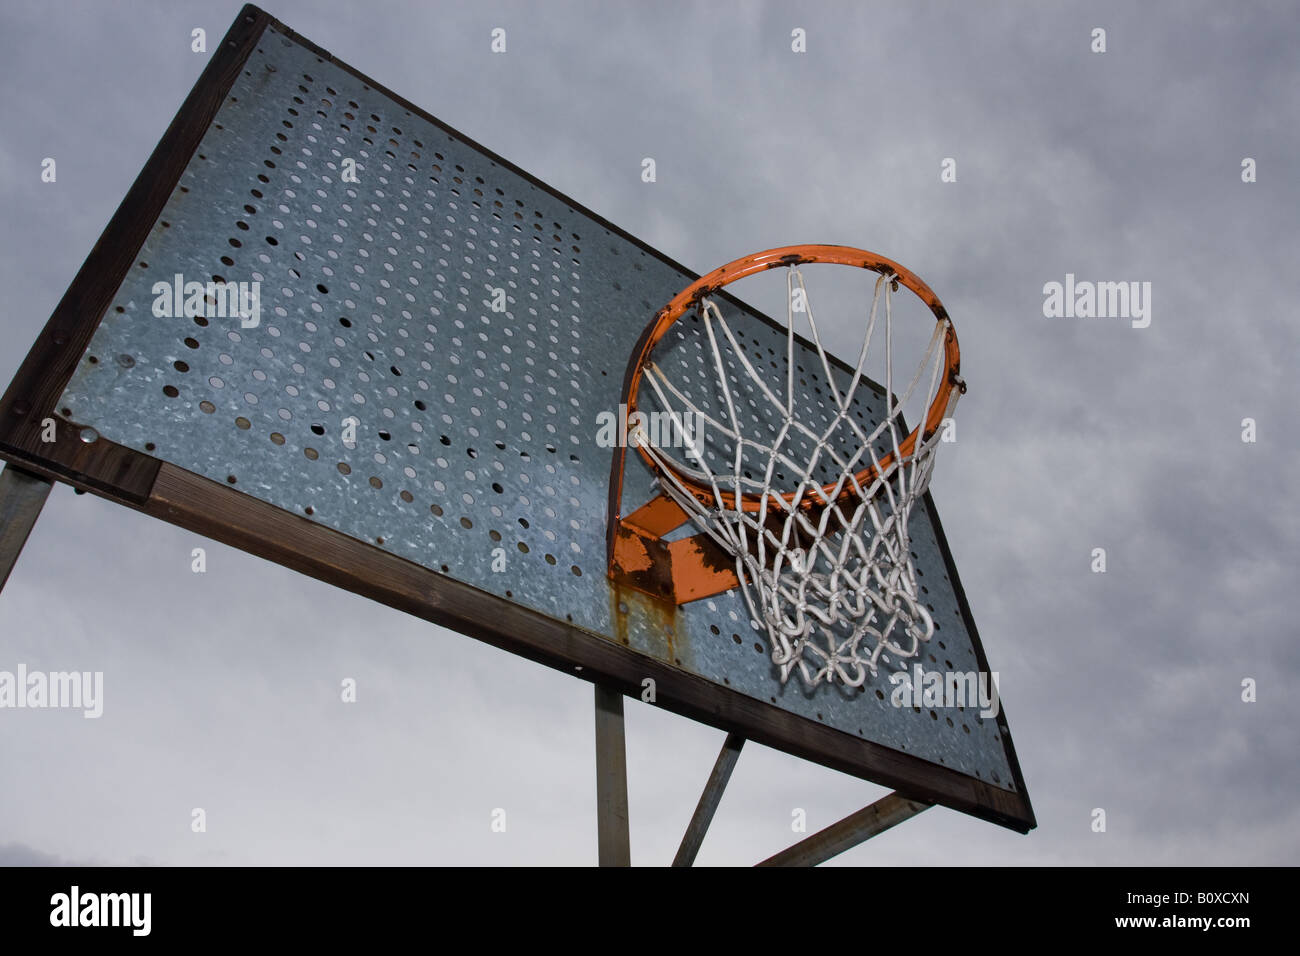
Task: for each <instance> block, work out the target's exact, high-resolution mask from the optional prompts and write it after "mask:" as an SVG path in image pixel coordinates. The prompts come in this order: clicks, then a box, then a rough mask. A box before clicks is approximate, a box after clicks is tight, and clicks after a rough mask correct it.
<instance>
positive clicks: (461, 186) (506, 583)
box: [0, 7, 1034, 831]
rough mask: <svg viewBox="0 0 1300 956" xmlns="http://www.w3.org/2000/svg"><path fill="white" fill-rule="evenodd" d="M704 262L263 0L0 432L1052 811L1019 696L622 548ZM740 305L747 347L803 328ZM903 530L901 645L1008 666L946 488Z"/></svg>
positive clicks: (169, 502)
mask: <svg viewBox="0 0 1300 956" xmlns="http://www.w3.org/2000/svg"><path fill="white" fill-rule="evenodd" d="M695 278H696V275H695V274H694V273H693V272H691V271H690V270H688V269H687V268H685V267H684V266H682V265H679V264H678V263H676V262H674V261H673V260H672V259H670V258H668V257H667V256H665V255H663V254H662V253H660V252H657V251H656V250H654V249H652V248H650V247H649V246H647V245H646V244H645V243H643V242H641V241H639V240H637V239H636V238H635V237H633V236H630V235H628V234H627V233H625V232H623V231H622V230H620V229H618V228H617V227H616V226H614V225H612V224H611V223H609V222H606V221H605V220H604V219H602V218H600V217H599V216H597V215H595V214H594V213H592V212H590V211H588V210H587V209H585V208H583V207H582V206H581V205H579V204H578V203H576V202H575V201H573V200H571V199H569V198H567V197H565V196H563V195H561V194H559V193H558V192H557V191H556V190H554V189H551V188H549V187H548V186H547V185H546V184H544V183H542V182H540V181H538V180H536V179H535V178H533V177H532V176H530V175H529V174H527V173H525V172H524V171H523V170H522V169H520V168H518V167H517V166H515V165H513V164H512V163H509V162H507V161H506V160H504V159H503V158H501V157H499V156H497V155H495V154H493V153H491V152H490V151H488V150H487V149H485V148H484V147H482V146H480V145H478V144H477V143H475V142H473V141H471V140H470V139H468V138H466V137H465V136H463V135H461V134H460V133H458V132H456V131H455V130H453V129H450V128H448V127H447V126H446V125H445V124H443V123H441V122H440V121H438V120H437V119H435V118H434V117H433V116H431V115H429V114H427V113H425V112H423V111H422V110H420V109H418V108H417V107H416V106H414V105H413V104H411V103H409V102H407V101H405V100H403V99H402V98H400V97H399V96H397V95H396V94H394V93H391V92H389V91H387V90H386V89H384V88H383V87H381V86H380V85H378V84H377V83H375V82H374V81H372V80H370V79H368V78H367V77H365V76H363V75H361V74H360V73H358V72H356V71H355V70H353V69H352V68H351V67H348V66H347V65H345V64H343V63H342V62H340V61H339V60H337V59H336V58H334V57H332V56H331V55H329V54H328V53H326V52H325V51H323V50H321V49H319V48H317V47H316V46H315V45H313V44H312V43H310V42H309V41H307V40H305V39H303V38H302V37H299V36H297V35H295V34H294V33H293V32H292V31H291V30H289V29H288V28H287V27H285V26H284V25H282V24H280V23H279V22H278V21H275V20H274V19H272V18H271V17H269V16H268V15H266V14H265V13H263V12H262V11H260V10H257V9H256V8H253V7H246V8H245V9H244V11H242V12H241V14H240V17H239V18H238V20H237V21H236V23H235V25H234V26H233V27H232V28H231V32H230V33H229V34H228V36H227V37H226V39H225V41H223V44H222V46H221V48H220V50H219V52H218V53H216V54H214V58H213V60H212V62H211V63H210V65H209V67H208V68H207V70H205V72H204V74H203V76H202V77H201V78H200V80H199V82H198V84H197V86H196V87H195V89H194V91H193V92H192V93H191V95H190V97H189V99H188V100H187V101H186V103H185V105H184V106H183V107H182V109H181V111H180V113H179V114H178V115H177V117H176V119H175V120H174V121H173V123H172V125H171V127H169V129H168V130H167V133H166V134H165V136H164V138H163V140H162V141H161V142H160V144H159V146H158V148H157V150H156V151H155V153H154V155H153V156H152V158H151V159H150V161H149V164H148V165H147V166H146V168H145V170H144V171H143V172H142V173H141V176H140V178H139V180H138V181H137V182H136V184H135V186H134V187H133V188H132V190H131V192H130V194H129V195H128V197H127V198H126V200H125V201H124V202H123V205H122V207H121V208H120V209H119V210H118V213H117V214H116V216H115V217H114V219H113V221H112V222H111V223H110V224H109V226H108V228H107V230H106V232H105V234H104V237H103V238H102V239H101V241H100V242H99V243H98V244H97V246H96V248H95V250H94V251H93V252H92V253H91V255H90V257H89V258H88V260H87V262H86V264H85V265H84V266H83V268H82V270H81V273H80V274H79V275H78V277H77V279H76V281H75V283H74V285H73V286H72V288H71V289H70V290H69V292H68V294H67V296H66V297H65V298H64V300H63V302H62V303H61V304H60V306H59V308H58V310H57V311H56V313H55V315H54V317H53V318H52V319H51V320H50V323H49V325H48V326H47V328H46V330H45V332H44V333H42V336H41V338H40V340H39V341H38V342H37V344H36V346H35V347H34V348H33V350H32V352H31V354H30V355H29V357H28V359H27V361H26V362H25V363H24V365H23V366H22V368H21V370H20V372H19V374H18V376H17V378H16V379H15V381H14V383H13V385H12V386H11V387H10V389H9V391H8V392H7V393H6V395H5V397H4V400H3V404H0V454H3V456H4V457H5V458H6V459H8V460H10V461H13V462H15V463H18V464H20V465H21V466H22V467H23V468H26V469H29V470H32V471H34V472H37V473H39V474H42V475H46V476H48V477H52V478H56V479H58V480H62V481H67V482H70V483H72V484H75V485H77V486H79V487H82V488H85V489H87V490H90V491H93V492H95V493H98V494H101V495H104V496H106V497H110V498H112V499H114V500H117V501H120V502H122V503H124V504H127V505H129V506H131V507H135V508H137V509H140V510H142V511H145V512H147V513H150V514H153V515H156V516H158V517H160V518H163V519H164V520H167V521H171V522H173V523H176V524H179V525H182V526H184V527H187V528H190V529H192V530H195V531H197V532H200V533H203V534H206V535H209V536H211V537H213V538H216V539H219V540H222V541H224V542H227V543H229V544H232V545H234V546H237V547H240V548H242V549H244V550H246V551H249V552H251V553H254V554H258V555H261V556H263V557H266V558H268V559H270V560H273V561H277V562H279V563H281V564H284V565H286V566H289V567H292V568H295V569H297V570H299V571H302V572H304V573H307V574H310V575H313V576H315V577H318V578H320V579H322V580H326V581H329V582H331V583H334V584H336V585H338V586H341V587H344V588H347V589H349V590H352V591H354V592H356V593H359V594H362V595H365V596H367V597H370V598H372V599H374V600H378V601H381V602H383V603H385V604H388V605H391V606H393V607H396V608H399V609H402V610H405V611H407V612H409V613H412V614H416V615H419V616H421V617H423V618H425V619H428V620H430V621H434V622H437V623H439V624H443V625H446V626H448V627H452V628H455V629H457V630H459V631H462V632H464V633H466V634H469V635H471V636H473V637H476V638H479V639H481V640H485V641H488V642H490V643H493V644H496V645H498V646H500V647H503V648H505V649H507V650H509V651H512V652H514V653H518V654H521V655H523V656H526V657H529V658H531V659H534V660H536V661H539V662H542V663H545V664H547V665H549V666H552V667H556V668H561V669H563V670H565V671H567V672H569V673H572V674H575V675H577V676H579V677H582V678H583V679H586V680H591V681H595V682H598V683H601V684H604V685H607V686H609V687H612V688H615V689H618V690H620V691H622V692H625V693H628V694H635V695H636V696H638V697H640V696H641V695H642V691H643V688H644V687H645V686H646V681H653V682H654V687H655V703H656V704H657V705H658V706H661V707H664V708H666V709H669V710H672V711H675V712H677V713H680V714H683V715H685V716H688V717H691V718H694V719H697V720H700V721H702V722H705V723H708V724H710V725H713V726H716V727H718V728H721V729H724V730H727V731H731V732H734V733H738V734H743V735H744V736H745V737H747V738H749V739H752V740H755V741H758V742H760V743H764V744H767V745H770V746H773V747H776V748H778V749H781V750H784V751H786V752H789V753H793V754H796V755H799V756H802V757H805V758H808V759H811V760H814V761H817V762H819V763H822V764H824V765H827V766H830V767H833V768H835V769H838V770H841V771H844V772H847V773H850V774H854V775H856V776H859V777H862V778H865V779H868V780H872V781H874V782H877V783H881V784H884V785H886V786H890V787H893V788H895V789H897V790H899V791H900V792H902V793H904V794H907V795H911V796H916V797H918V798H922V799H925V800H928V801H932V802H935V803H939V804H942V805H945V806H949V807H951V808H954V809H957V810H960V811H963V812H966V813H970V814H973V815H976V816H979V817H981V818H984V819H987V820H991V821H994V822H996V823H999V824H1001V825H1004V826H1007V827H1010V828H1013V829H1017V830H1021V831H1026V830H1028V829H1030V828H1032V827H1033V825H1034V818H1033V812H1032V810H1031V808H1030V804H1029V800H1028V796H1027V793H1026V791H1025V786H1024V782H1023V779H1022V777H1021V774H1020V769H1019V766H1018V764H1017V762H1016V757H1015V752H1014V749H1013V747H1012V743H1011V738H1010V734H1009V730H1008V727H1007V723H1006V718H1005V714H1004V713H1003V712H1002V710H1001V709H1000V708H998V709H997V713H996V714H995V715H990V716H981V714H980V713H979V708H978V707H977V706H966V707H963V708H961V709H960V710H952V711H944V710H941V711H935V710H933V709H930V708H927V707H922V706H913V705H909V706H894V703H892V702H891V691H892V690H893V686H892V685H891V684H890V682H889V681H888V680H887V678H886V675H884V674H882V675H880V676H879V678H878V679H877V680H876V681H874V682H868V683H867V684H866V685H865V686H864V687H862V688H856V689H853V688H844V687H839V686H821V687H817V688H812V689H809V688H806V687H801V686H800V685H799V684H798V683H797V682H786V683H782V682H781V681H780V680H779V679H778V677H777V674H776V672H775V667H774V666H773V664H772V661H771V656H770V652H769V649H768V648H767V647H766V646H765V644H764V641H763V638H762V635H761V634H759V633H758V632H757V631H756V630H755V629H754V628H753V626H752V625H751V623H750V619H749V614H748V611H747V610H746V607H745V605H744V602H743V600H742V598H741V596H740V594H739V593H738V592H737V591H734V590H733V591H728V592H725V593H720V594H716V595H713V596H710V597H708V598H706V599H702V600H698V601H693V602H689V603H685V604H681V605H671V604H665V603H663V602H659V601H656V600H654V599H653V598H651V597H649V596H648V595H646V594H645V593H643V592H642V591H638V590H636V589H631V588H625V587H623V586H621V585H619V584H617V583H615V582H614V581H612V580H611V578H610V576H609V574H608V569H607V564H606V538H607V525H606V522H607V516H608V508H609V500H608V499H609V495H610V488H611V473H610V462H611V454H612V453H611V449H610V448H609V447H607V446H606V445H605V444H603V443H602V441H601V440H600V429H599V423H598V416H599V415H600V414H601V413H602V412H616V411H617V408H618V405H619V397H620V388H621V386H622V384H623V375H624V370H625V367H626V366H627V363H628V357H629V354H630V353H631V350H632V349H633V347H634V345H635V343H636V341H637V338H638V336H639V335H640V334H641V332H642V330H643V328H644V327H645V325H646V323H647V321H648V320H649V319H650V317H651V316H652V315H653V313H654V312H655V310H656V309H658V308H659V307H661V306H662V305H663V304H664V303H665V302H667V301H668V300H669V299H670V298H671V297H672V296H673V295H675V294H676V293H677V292H678V291H679V290H681V289H682V288H683V287H685V286H686V285H688V284H689V283H691V282H692V281H693V280H694V279H695ZM189 282H198V283H200V284H202V285H203V288H202V290H201V291H199V292H198V293H197V294H194V293H193V290H192V289H187V288H186V284H187V283H189ZM208 283H213V284H215V288H207V284H208ZM240 283H244V284H246V285H245V286H243V287H242V288H243V289H244V290H246V291H247V292H248V295H247V296H246V297H244V298H243V299H239V300H236V298H234V294H235V293H238V292H239V291H240V289H241V286H240V285H239V284H240ZM227 294H231V298H226V296H227ZM728 301H729V302H730V305H731V307H732V308H733V309H735V310H738V311H739V312H745V311H747V310H746V307H745V306H744V305H743V304H741V303H740V302H739V301H738V300H734V299H733V300H728ZM196 313H197V314H196ZM241 313H243V314H241ZM748 318H750V319H752V321H750V322H748V324H747V325H746V331H747V334H749V335H750V336H751V337H752V339H753V342H754V347H755V348H756V349H759V350H761V349H764V348H766V347H768V346H769V345H770V344H773V343H776V344H779V343H780V342H781V341H783V339H782V336H783V334H784V333H783V332H782V330H781V329H780V328H779V327H778V325H777V324H775V323H773V322H772V321H771V320H769V319H766V318H765V317H764V316H761V315H758V314H752V315H749V316H748ZM254 320H256V321H254ZM697 346H698V343H696V345H695V346H693V345H692V344H691V343H690V342H686V343H685V344H683V345H682V346H680V347H681V348H682V349H684V350H689V349H691V348H693V347H697ZM683 361H685V360H683ZM876 411H877V410H873V409H872V408H871V407H870V406H868V407H865V408H864V409H863V410H862V414H863V416H864V417H865V418H867V419H869V418H870V417H871V416H872V414H875V413H876ZM49 419H54V420H55V421H56V424H57V429H58V438H57V440H56V441H55V442H52V443H51V442H44V441H42V440H41V431H42V428H43V427H45V423H46V422H47V421H48V420H49ZM623 467H624V471H623V475H622V496H623V506H624V508H625V509H630V508H635V507H636V506H637V505H638V504H640V503H641V502H643V501H645V500H647V499H648V498H649V497H651V495H652V493H653V489H652V485H651V482H652V475H651V474H650V472H649V470H648V469H647V468H646V467H645V465H644V463H643V462H641V461H640V460H639V459H638V458H637V457H636V456H634V455H628V456H626V459H625V464H624V466H623ZM912 548H913V553H914V558H915V562H916V567H917V570H918V573H920V574H921V575H922V576H923V579H924V582H925V584H926V600H927V606H928V607H929V609H930V611H931V613H932V615H933V617H934V620H935V621H936V623H937V625H938V629H937V633H936V635H935V637H936V639H935V640H934V641H932V642H931V644H930V645H929V646H928V647H927V648H926V649H925V656H924V657H923V658H920V659H918V660H917V661H915V662H913V661H907V662H902V664H901V665H900V666H904V665H905V666H906V667H907V668H908V669H910V668H911V667H912V666H913V664H914V663H919V664H921V665H922V666H924V667H925V668H926V669H927V670H936V671H942V672H945V673H947V672H972V673H980V674H987V673H988V672H989V670H990V668H989V665H988V662H987V661H986V660H985V657H984V653H983V650H982V648H981V646H980V642H979V637H978V634H977V632H976V629H975V624H974V621H973V620H972V618H971V614H970V609H969V607H968V605H967V602H966V599H965V596H964V594H963V592H962V588H961V584H960V581H959V580H958V577H957V572H956V568H955V567H954V565H953V560H952V556H951V554H950V552H949V549H948V546H947V543H946V541H945V539H944V535H943V529H942V527H941V525H940V523H939V519H938V515H937V513H936V512H935V509H934V504H933V501H932V500H930V498H929V496H928V495H927V496H926V497H925V499H924V506H923V507H922V508H921V509H920V510H919V512H917V513H915V514H914V515H913V517H912ZM452 666H454V665H452Z"/></svg>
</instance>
